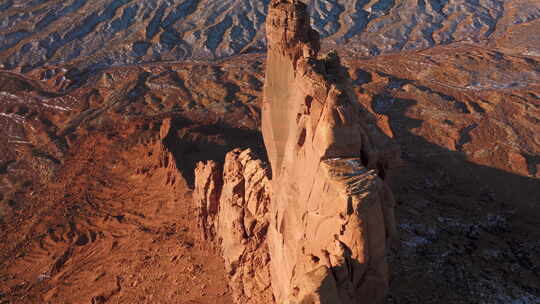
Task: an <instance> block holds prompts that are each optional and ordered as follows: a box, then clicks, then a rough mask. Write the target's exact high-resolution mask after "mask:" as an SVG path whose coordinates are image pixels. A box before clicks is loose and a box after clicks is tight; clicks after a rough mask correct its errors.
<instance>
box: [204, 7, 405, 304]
mask: <svg viewBox="0 0 540 304" xmlns="http://www.w3.org/2000/svg"><path fill="white" fill-rule="evenodd" d="M266 31H267V37H268V45H269V50H268V57H267V65H266V69H267V70H266V83H265V87H264V99H263V104H262V131H263V137H264V142H265V146H266V149H267V153H268V158H269V161H270V165H271V169H272V180H271V181H270V180H269V179H268V177H267V176H266V174H263V173H262V172H263V170H262V169H261V168H262V167H263V166H262V165H261V163H260V161H254V160H253V158H252V156H251V154H250V152H249V151H244V152H240V151H233V152H231V153H229V154H228V155H227V157H226V160H225V165H224V169H223V173H220V169H219V165H217V164H216V163H212V162H209V163H206V164H199V166H198V168H197V172H196V176H197V178H196V190H195V191H196V192H195V193H196V200H197V202H198V204H199V205H200V210H201V218H202V220H201V223H202V226H203V228H204V229H203V230H204V231H206V232H205V235H206V236H208V235H214V234H215V235H216V236H217V237H218V239H219V240H221V242H220V244H221V249H222V253H223V257H224V259H225V264H226V267H227V269H228V270H229V272H230V279H231V283H230V285H231V286H232V289H233V291H234V293H235V300H236V301H237V303H270V302H269V299H270V294H269V293H268V292H259V293H256V291H261V290H264V291H266V289H265V288H269V287H270V285H271V290H272V295H273V301H275V303H291V304H292V303H304V304H306V303H338V304H339V303H381V302H382V301H383V300H384V297H385V294H386V291H387V289H388V281H389V278H388V267H387V263H386V261H385V255H386V253H387V250H388V248H389V245H390V240H391V239H392V237H393V235H394V234H395V223H394V199H393V196H392V193H391V191H390V189H389V187H388V186H387V185H386V183H385V182H384V181H383V178H384V177H385V176H386V175H387V173H388V169H389V168H390V167H392V164H393V162H394V161H396V160H397V159H398V156H397V155H396V152H397V150H396V149H390V150H388V149H385V148H383V146H384V145H383V142H382V140H381V137H380V136H379V134H378V133H376V132H375V130H373V129H372V128H371V127H370V126H368V125H367V124H366V123H365V122H364V121H362V119H361V117H363V116H362V113H361V112H362V110H361V108H360V106H359V103H358V102H357V101H356V100H355V99H354V97H353V96H354V94H353V92H352V85H351V82H350V80H349V79H348V77H347V74H346V72H344V71H345V69H344V68H343V67H342V66H341V64H340V61H339V57H338V56H337V55H336V54H335V53H330V54H328V55H326V56H324V57H323V58H319V57H318V52H319V38H318V34H317V33H316V32H315V31H314V30H313V29H312V28H311V27H310V25H309V19H308V14H307V9H306V5H305V4H303V3H301V2H299V1H294V0H275V1H272V2H271V3H270V8H269V12H268V19H267V24H266ZM255 163H256V164H257V165H254V164H255ZM250 164H252V165H250ZM255 177H257V178H255ZM220 178H221V179H220ZM270 185H271V187H270ZM270 189H272V191H270ZM218 192H220V194H218ZM254 194H255V195H254ZM218 197H219V199H217V198H218ZM252 227H254V228H252ZM268 259H269V260H268ZM261 261H264V262H261ZM267 271H268V272H269V274H270V275H269V276H267ZM253 278H257V279H260V280H261V281H259V280H254V279H253ZM264 278H267V279H268V280H269V281H264ZM252 282H257V284H258V282H265V283H263V284H259V285H256V286H253V285H252Z"/></svg>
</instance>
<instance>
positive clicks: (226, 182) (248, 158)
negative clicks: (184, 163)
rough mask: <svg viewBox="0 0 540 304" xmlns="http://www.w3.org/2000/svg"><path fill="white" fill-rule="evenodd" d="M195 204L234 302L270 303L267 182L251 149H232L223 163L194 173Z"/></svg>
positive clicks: (207, 164)
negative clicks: (222, 265) (216, 249)
mask: <svg viewBox="0 0 540 304" xmlns="http://www.w3.org/2000/svg"><path fill="white" fill-rule="evenodd" d="M195 176H196V178H195V193H194V200H195V202H196V204H197V205H198V209H199V219H200V223H201V226H202V227H201V228H202V231H203V233H204V237H205V238H207V239H211V240H212V239H213V240H215V241H216V242H217V243H219V244H220V246H219V247H220V250H221V254H222V256H223V259H224V262H225V268H226V270H227V273H228V278H229V286H230V287H231V290H232V294H233V299H234V301H235V303H245V304H255V303H257V304H259V303H260V304H268V303H274V299H273V295H272V289H271V279H270V270H269V262H270V256H269V252H268V244H267V242H266V240H267V230H268V225H269V222H270V218H269V217H268V215H269V213H268V208H269V205H270V189H269V187H270V180H269V179H268V172H267V170H266V166H265V165H264V163H263V162H262V161H260V160H259V159H257V158H256V156H255V155H254V154H253V152H252V151H251V150H249V149H248V150H243V151H242V150H239V149H235V150H233V151H231V152H229V153H228V154H227V155H226V157H225V163H224V164H223V165H221V164H218V163H216V162H215V161H208V162H205V163H203V162H201V163H199V164H198V165H197V168H196V169H195Z"/></svg>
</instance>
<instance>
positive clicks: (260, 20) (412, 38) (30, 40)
mask: <svg viewBox="0 0 540 304" xmlns="http://www.w3.org/2000/svg"><path fill="white" fill-rule="evenodd" d="M307 2H308V4H309V10H310V13H311V16H312V19H311V23H312V24H313V27H314V29H315V30H317V31H318V32H319V33H320V34H321V35H322V36H323V37H325V40H324V45H325V46H326V47H327V48H336V47H340V48H343V50H347V51H349V52H350V53H351V54H354V55H355V56H370V55H379V54H383V53H393V52H397V51H402V50H420V49H425V48H429V47H433V46H436V45H447V44H451V43H455V42H460V41H468V42H474V43H475V44H479V45H484V46H489V47H490V48H495V49H499V50H504V51H506V52H511V53H518V54H521V55H532V56H538V55H540V41H539V40H538V37H539V33H540V23H539V20H540V19H539V18H540V7H539V5H538V2H537V1H535V0H514V1H503V0H481V1H468V0H310V1H307ZM268 3H269V1H268V0H263V1H254V0H224V1H212V0H182V1H172V0H93V1H88V0H67V1H63V0H48V1H42V0H36V1H26V0H5V1H3V2H2V3H1V4H0V54H1V56H0V64H3V65H4V66H5V67H6V68H8V69H14V68H21V69H22V70H23V71H27V70H30V69H33V68H38V67H42V66H45V65H57V64H70V65H71V66H73V67H76V68H78V69H86V68H93V69H96V68H100V67H102V66H109V65H112V64H131V63H141V62H153V61H175V60H185V59H219V58H226V57H230V56H233V55H239V54H245V53H253V52H256V53H264V51H265V46H266V39H265V34H264V26H263V25H264V21H265V18H266V15H267V12H268V10H267V7H268Z"/></svg>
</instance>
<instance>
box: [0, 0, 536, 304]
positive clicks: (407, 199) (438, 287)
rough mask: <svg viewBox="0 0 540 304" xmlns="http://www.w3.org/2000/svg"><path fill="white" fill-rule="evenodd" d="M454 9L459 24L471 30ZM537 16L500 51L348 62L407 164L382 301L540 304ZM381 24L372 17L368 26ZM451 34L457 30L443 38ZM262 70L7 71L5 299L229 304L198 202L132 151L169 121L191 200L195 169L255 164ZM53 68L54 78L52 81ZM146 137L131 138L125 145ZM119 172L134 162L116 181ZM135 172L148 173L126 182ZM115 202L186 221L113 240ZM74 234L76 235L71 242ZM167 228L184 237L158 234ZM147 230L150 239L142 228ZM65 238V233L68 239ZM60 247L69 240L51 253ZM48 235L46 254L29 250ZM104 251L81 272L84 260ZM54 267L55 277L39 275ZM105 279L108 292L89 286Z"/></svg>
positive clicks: (3, 109)
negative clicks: (85, 239) (238, 160)
mask: <svg viewBox="0 0 540 304" xmlns="http://www.w3.org/2000/svg"><path fill="white" fill-rule="evenodd" d="M430 2H431V1H430ZM526 2H527V1H510V2H505V7H506V8H508V9H505V14H506V13H510V14H511V15H513V16H516V18H518V17H519V18H522V17H520V16H521V15H520V10H518V9H517V6H518V5H522V4H525V3H526ZM29 3H30V2H29ZM66 3H67V2H66ZM426 3H427V2H426ZM531 3H532V4H533V6H534V4H535V3H533V2H531ZM468 5H470V3H469V4H468ZM521 12H526V14H525V15H527V16H529V17H531V16H534V14H535V13H534V10H533V9H527V10H523V11H521ZM455 13H456V14H452V15H451V16H454V17H453V19H452V20H454V21H455V20H461V19H460V18H459V16H458V15H459V14H458V12H457V11H456V12H455ZM398 15H399V14H398ZM395 16H397V15H394V17H395ZM527 16H524V17H523V18H524V19H523V18H522V19H523V20H522V21H523V22H522V21H520V22H518V23H515V24H513V22H514V21H512V20H513V19H511V18H510V19H509V20H511V21H510V24H513V25H512V26H511V27H509V28H506V29H505V27H504V26H497V29H496V32H497V40H496V41H497V44H498V45H497V46H496V49H494V48H493V47H489V48H487V47H486V45H483V44H481V43H470V42H467V41H463V42H459V43H451V44H449V45H445V46H437V47H433V48H430V49H426V50H422V51H408V52H402V53H397V54H393V55H388V56H386V55H385V56H377V57H369V58H366V57H358V56H357V55H356V54H355V53H354V52H353V53H350V52H347V51H350V50H342V49H338V51H339V52H340V53H342V56H341V59H342V63H343V65H344V66H346V67H347V68H348V70H349V73H350V74H351V76H352V78H353V81H354V83H353V84H354V88H353V89H354V94H355V95H356V96H357V97H358V100H359V102H360V103H361V104H362V105H363V106H364V108H365V109H367V110H368V112H367V113H362V112H361V113H359V115H361V117H362V121H365V122H366V123H367V124H368V128H373V126H374V125H377V126H378V127H379V128H380V129H381V130H382V131H384V133H385V134H386V136H387V137H391V138H394V140H395V141H397V142H398V143H399V144H400V148H401V151H402V155H401V157H402V159H403V161H404V163H403V166H404V167H403V168H400V170H397V171H395V172H397V174H396V175H395V176H394V178H391V179H390V178H387V180H388V181H391V186H392V189H393V191H394V194H395V197H396V203H397V208H396V215H397V222H398V231H399V235H400V240H401V244H402V245H401V247H402V248H401V249H400V250H398V251H396V253H395V254H393V255H392V257H391V259H390V268H391V273H392V277H391V280H390V282H391V284H390V298H389V299H388V300H387V302H388V303H437V304H439V303H452V304H454V303H467V304H468V303H486V304H488V303H489V304H491V303H512V302H517V303H527V304H528V303H537V302H538V301H539V300H538V299H539V297H540V296H539V294H540V284H539V280H538V271H539V270H538V266H537V265H540V260H539V258H538V257H540V244H539V243H538V241H537V240H538V239H540V231H539V229H538V227H539V224H540V212H539V208H538V203H537V202H539V201H540V193H539V190H538V189H540V180H539V177H538V172H539V170H540V169H539V168H538V166H539V164H540V161H539V156H540V146H539V142H540V140H539V139H538V134H540V130H539V129H538V128H539V127H538V126H539V125H540V124H539V123H538V117H540V114H539V113H538V106H539V102H538V100H539V98H540V87H539V86H538V83H539V82H540V81H539V69H540V62H539V61H538V57H535V56H534V52H532V51H533V49H534V47H531V45H530V43H533V46H534V38H535V36H534V35H532V34H531V31H530V30H525V29H526V28H529V27H531V26H535V24H536V23H537V21H535V20H534V18H533V19H531V20H530V21H526V20H528V19H530V18H529V17H527ZM382 18H384V16H383V17H382ZM531 18H532V17H531ZM467 20H469V19H467ZM470 20H474V18H473V19H470ZM377 22H378V21H377V20H376V19H373V20H371V21H370V23H371V24H372V25H371V26H372V27H375V25H376V23H377ZM461 24H463V25H465V24H467V22H461ZM447 29H452V27H451V26H450V27H446V28H443V30H442V31H440V32H441V33H443V32H444V31H445V30H447ZM376 34H377V33H373V35H376ZM524 37H525V38H524ZM19 46H20V47H22V45H19ZM19 46H18V47H19ZM488 46H489V44H488ZM264 61H265V58H264V57H263V56H259V55H243V56H238V57H235V58H230V59H228V60H224V61H222V62H219V63H204V62H199V63H153V64H146V65H134V66H124V67H113V68H106V69H101V70H92V71H87V70H80V71H77V69H71V68H72V67H70V66H62V64H61V63H58V64H57V65H58V66H50V67H47V69H45V70H37V69H36V70H34V71H31V72H28V73H26V74H21V73H14V72H13V71H12V72H5V71H2V72H0V74H1V75H0V82H1V85H0V91H1V93H0V100H1V102H0V124H1V127H0V133H1V136H2V141H1V144H0V194H1V195H0V219H1V220H0V221H1V224H0V225H2V226H1V229H0V241H1V243H2V244H4V245H2V246H1V248H0V252H1V260H0V263H1V265H0V301H7V302H11V303H43V302H44V300H43V299H44V298H45V297H48V296H50V295H54V298H52V299H54V300H52V301H51V303H69V301H68V300H69V299H72V298H71V297H72V296H73V294H81V298H84V299H91V298H93V297H96V299H99V301H103V300H102V299H104V298H106V297H107V296H109V295H110V296H109V297H108V302H110V303H130V302H137V303H139V302H143V303H144V302H145V301H146V302H148V303H167V302H168V301H173V302H180V303H182V302H184V303H190V301H191V302H199V303H214V302H218V303H219V301H221V300H223V301H225V302H230V301H231V299H232V297H230V294H228V293H227V287H226V286H225V283H223V282H225V279H226V273H225V272H224V271H223V266H222V262H221V261H220V259H219V257H218V254H217V253H216V254H213V253H212V250H211V247H212V246H211V245H208V244H206V243H205V242H206V241H203V240H200V241H198V240H199V238H200V237H201V232H200V231H199V230H198V229H197V225H198V223H197V218H196V217H195V216H194V214H196V213H197V212H198V211H197V206H196V205H195V204H193V202H192V201H191V193H190V192H189V191H190V190H189V189H188V188H185V189H184V190H185V191H186V193H187V194H186V195H185V196H182V195H183V194H181V193H184V190H181V191H180V190H178V189H180V187H179V186H178V185H179V183H180V182H177V183H176V184H175V185H176V186H175V187H176V189H177V190H170V189H172V188H170V187H171V186H170V184H169V185H168V186H163V185H166V178H165V175H164V174H163V173H164V172H165V171H167V172H169V171H168V170H169V169H165V168H162V169H159V170H158V171H160V172H162V173H159V174H157V175H153V176H155V177H149V174H148V173H145V174H146V175H145V174H141V173H137V170H138V169H139V168H144V167H147V168H149V167H155V166H156V165H157V166H161V165H159V163H160V160H159V158H158V157H157V156H156V158H152V157H150V156H148V152H152V151H154V149H157V148H155V147H156V145H155V143H154V144H151V142H146V141H143V140H141V141H140V143H139V144H133V143H134V142H137V141H136V140H135V139H136V138H139V137H140V138H143V137H146V136H147V135H148V137H153V138H155V139H156V140H157V138H159V136H158V133H159V128H157V127H150V124H147V122H153V123H154V124H156V125H159V124H160V122H161V121H162V120H163V119H164V118H166V117H172V118H173V119H172V125H173V126H174V127H173V130H172V132H171V133H170V134H171V136H170V137H169V140H167V141H166V142H167V145H166V146H167V149H169V150H170V151H172V153H173V155H174V159H175V160H176V161H177V168H178V170H179V172H180V175H181V176H182V178H183V179H185V185H188V187H190V186H191V185H192V184H193V183H194V178H193V169H194V168H195V164H196V163H197V162H198V161H203V160H209V159H213V160H215V161H217V162H218V163H222V162H223V161H224V159H225V153H226V152H228V151H230V150H232V149H234V148H235V147H248V146H250V147H252V148H253V149H254V150H258V151H260V150H261V149H262V146H261V137H260V135H258V129H259V124H260V115H259V103H260V102H261V100H262V83H263V82H264V68H265V65H264ZM48 69H53V70H55V71H56V72H55V75H56V76H54V77H53V78H50V77H48V76H50V75H49V74H48V73H47V70H48ZM126 125H127V126H129V127H127V126H126ZM135 125H138V126H139V127H140V129H137V130H138V131H136V132H135V131H133V130H135V129H133V130H132V131H133V132H135V133H132V131H126V130H131V129H132V128H135V127H134V126H135ZM141 130H142V131H141ZM136 133H137V134H138V133H140V135H130V136H128V134H136ZM370 134H373V133H370ZM127 138H131V139H129V141H128V140H127ZM374 142H375V141H374ZM124 143H126V144H124ZM160 149H161V148H160ZM160 149H157V150H156V151H158V150H160ZM154 155H156V154H154ZM258 155H263V153H258ZM115 159H122V160H125V164H124V165H117V166H119V167H118V168H119V169H118V171H114V170H112V169H107V168H109V167H112V166H114V165H115V164H114V161H115ZM143 162H144V163H145V164H144V165H143V164H142V163H143ZM146 162H147V163H146ZM120 163H124V162H120ZM113 171H114V172H113ZM389 173H392V172H389ZM171 174H172V173H171ZM131 175H136V176H146V177H145V178H144V179H141V180H140V181H136V182H132V181H131V180H130V179H128V177H129V176H131ZM173 175H175V176H177V175H176V174H173ZM154 178H155V179H154ZM109 181H113V183H109V184H108V182H109ZM126 181H127V182H126ZM180 184H183V182H181V183H180ZM107 185H108V186H107ZM145 187H146V188H145ZM148 187H150V188H148ZM173 188H174V187H173ZM85 189H90V190H89V192H90V193H91V194H92V193H96V195H94V196H93V200H90V201H91V202H92V204H93V206H89V207H85V208H80V205H83V206H87V203H86V199H85V197H83V196H82V195H81V194H80V193H84V191H83V190H85ZM126 189H130V191H125V190H126ZM167 191H173V192H174V191H179V193H180V194H179V195H180V197H182V199H179V202H174V199H177V198H176V196H175V198H174V199H173V198H172V196H169V195H166V194H164V193H167ZM148 193H150V194H148ZM175 193H176V192H175ZM102 194H103V195H102ZM121 195H123V196H121ZM147 195H150V196H147ZM64 196H66V197H64ZM164 196H165V197H164ZM112 198H121V202H133V205H134V206H139V205H143V203H146V202H148V201H152V202H154V201H160V200H165V201H169V203H170V204H171V205H174V208H173V209H174V210H175V212H174V213H173V214H172V215H171V217H169V216H168V215H167V216H165V215H164V216H161V215H156V211H155V210H154V209H153V207H152V208H150V207H144V208H142V209H140V211H138V212H139V213H137V214H138V215H134V216H133V217H135V218H141V219H139V220H138V221H140V222H141V223H142V224H138V223H137V224H133V225H131V224H129V225H128V224H125V223H118V225H120V227H119V228H118V229H117V228H114V227H113V228H110V227H109V226H107V225H108V224H107V225H106V224H101V223H102V222H104V221H105V220H104V218H106V216H105V215H103V216H102V215H99V214H101V211H100V210H109V209H110V208H112V207H110V205H112V206H113V207H114V208H113V210H115V212H114V213H113V216H117V215H125V214H128V212H127V211H129V210H131V211H132V209H130V208H131V207H130V208H128V207H119V206H121V204H120V203H121V202H118V201H117V200H113V199H112ZM171 200H172V201H171ZM128 205H129V204H128ZM165 205H167V204H165ZM167 208H169V207H167ZM87 210H90V211H91V212H89V211H87ZM96 210H97V211H96ZM164 210H165V209H164ZM116 211H117V212H116ZM131 211H130V212H131ZM146 213H148V215H147V214H146ZM93 214H98V215H99V216H98V215H95V216H94V215H93ZM141 214H142V215H144V216H145V217H146V218H149V219H146V220H144V219H142V217H141V216H140V215H141ZM109 218H110V216H109ZM157 218H159V219H157ZM73 219H76V220H73ZM72 221H75V223H76V224H77V225H79V226H75V228H71V226H70V224H69V223H70V222H72ZM130 221H131V219H130ZM87 222H89V223H91V224H92V225H90V224H87ZM111 222H112V223H113V224H114V225H116V223H117V222H118V220H117V219H115V218H112V220H111ZM147 222H149V223H150V224H148V223H147ZM96 223H97V224H96ZM129 223H132V222H129ZM173 224H174V225H175V227H176V228H171V229H169V228H165V227H170V226H171V225H173ZM114 225H113V226H114ZM130 225H131V226H130ZM128 226H129V227H132V228H129V227H128ZM146 226H149V227H151V228H152V229H154V228H155V230H151V231H150V232H145V230H144V229H143V228H144V227H146ZM115 227H116V226H115ZM126 227H127V228H126ZM138 227H143V228H138ZM157 227H159V229H161V230H159V229H158V228H157ZM185 228H188V230H187V231H185ZM74 229H76V232H75V231H74ZM64 230H65V231H67V232H66V233H67V235H66V236H65V237H64V236H62V237H61V236H57V234H58V235H62V234H63V231H64ZM90 230H92V231H95V232H96V234H97V235H100V237H101V235H104V236H105V237H103V241H101V240H102V239H100V240H98V241H94V242H89V243H88V244H87V245H84V246H75V245H73V247H74V248H78V249H77V250H73V251H71V255H70V258H69V259H68V261H67V262H66V263H64V264H63V265H61V264H62V263H58V265H59V266H54V265H55V264H56V261H57V260H58V258H59V257H61V256H62V255H63V254H64V252H65V249H66V248H69V247H71V246H72V242H76V239H77V238H78V235H79V234H80V235H86V234H87V232H88V233H89V231H90ZM119 230H120V231H128V232H126V233H125V234H123V239H122V240H121V241H120V243H121V245H122V246H123V247H121V248H123V249H119V250H116V251H114V250H111V251H107V250H105V251H104V252H105V253H103V254H102V253H101V251H99V250H98V249H103V248H107V247H106V246H105V245H104V244H106V243H107V242H110V240H111V239H112V237H109V236H111V235H112V234H113V232H114V233H116V232H117V231H119ZM49 231H51V232H49ZM70 231H71V232H70ZM81 231H82V232H81ZM50 235H54V238H55V239H56V241H54V242H57V243H58V244H56V243H54V242H53V241H50V242H49V239H52V238H53V236H50ZM167 237H171V238H172V239H167ZM70 238H71V239H70ZM41 239H43V240H45V243H47V244H46V245H47V246H49V247H47V246H45V247H46V248H51V249H47V250H49V251H50V254H49V253H45V252H41V253H39V254H37V253H32V252H34V251H33V248H34V247H35V246H36V244H39V240H41ZM184 243H185V244H188V243H193V247H190V245H186V246H184V245H182V244H184ZM51 244H52V245H51ZM107 244H112V243H107ZM205 244H206V245H205ZM124 245H125V246H124ZM93 246H96V247H95V248H97V249H92V248H94V247H93ZM167 246H169V247H168V248H172V249H174V250H177V251H178V252H179V253H180V254H179V255H178V256H179V258H178V259H177V260H178V261H179V262H178V264H174V262H166V261H170V260H168V258H171V260H172V257H171V256H168V255H167V254H165V253H164V251H163V249H162V248H164V247H167ZM206 246H209V247H206ZM193 248H195V249H193ZM198 248H202V249H198ZM86 249H88V251H87V250H86ZM158 249H159V250H160V251H159V253H158V252H157V250H158ZM93 250H94V251H93ZM98 251H99V252H100V253H99V254H97V255H96V258H95V259H94V260H92V261H91V262H88V260H87V252H98ZM68 253H70V252H69V251H68ZM28 254H30V256H31V258H27V257H26V256H28ZM182 254H183V255H184V256H183V258H180V257H181V256H182ZM68 255H69V254H68ZM175 255H176V253H175ZM147 256H149V257H150V258H147ZM154 260H157V261H158V262H156V263H151V262H148V261H154ZM119 261H121V262H119ZM158 264H159V265H160V266H156V265H158ZM195 264H200V265H202V268H201V267H199V266H194V265H195ZM122 265H127V266H125V267H124V266H122ZM175 265H177V266H175ZM8 266H9V267H8ZM53 268H54V269H55V271H57V272H56V273H57V274H56V278H55V279H54V280H50V279H48V278H47V277H46V276H43V277H41V278H42V279H39V277H40V275H41V274H43V273H44V272H47V270H50V269H53ZM23 269H24V271H23ZM62 269H66V270H67V271H66V272H65V273H66V274H65V273H64V272H62ZM103 269H106V271H103ZM190 269H191V270H190ZM220 269H221V270H220ZM79 270H80V271H79ZM102 272H105V273H106V275H105V276H104V278H106V279H103V280H97V281H94V280H95V278H98V277H99V276H100V275H101V273H102ZM164 273H165V274H168V275H167V276H163V274H164ZM141 274H144V275H141ZM116 276H120V277H122V279H123V281H120V285H121V287H122V288H121V291H120V292H118V293H114V292H112V291H114V290H116V289H117V285H116V282H117V281H116ZM130 276H133V277H132V278H130ZM193 277H195V278H201V279H200V281H199V280H198V279H193ZM216 277H217V278H218V279H216ZM206 278H208V281H205V280H206ZM40 280H41V281H40ZM175 281H178V282H180V283H178V284H179V285H178V284H177V283H175ZM88 282H95V283H94V284H92V285H90V287H89V284H88ZM134 282H138V283H137V284H134ZM205 282H209V283H208V284H206V283H205ZM210 282H211V284H210ZM221 283H223V284H221ZM132 284H133V286H132ZM141 284H142V285H141ZM205 284H206V286H205ZM156 286H159V287H160V288H156ZM203 286H205V287H203ZM214 287H215V288H216V289H215V290H214V291H211V292H209V290H212V288H214ZM205 292H206V294H207V295H203V294H204V293H205ZM175 293H177V295H175V296H173V298H172V299H173V300H168V299H170V298H169V296H170V295H171V294H175ZM222 293H225V295H223V296H217V295H218V294H222ZM227 295H229V297H228V296H227ZM101 296H103V297H104V298H101ZM150 297H152V298H150ZM216 298H217V299H216ZM133 299H136V300H133ZM175 299H176V300H175ZM73 302H76V301H73Z"/></svg>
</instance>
